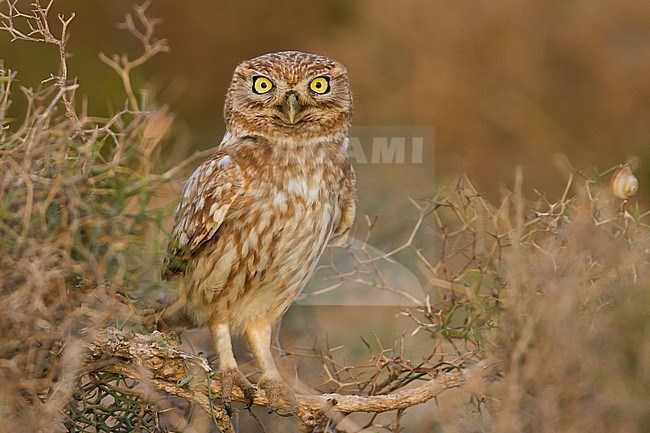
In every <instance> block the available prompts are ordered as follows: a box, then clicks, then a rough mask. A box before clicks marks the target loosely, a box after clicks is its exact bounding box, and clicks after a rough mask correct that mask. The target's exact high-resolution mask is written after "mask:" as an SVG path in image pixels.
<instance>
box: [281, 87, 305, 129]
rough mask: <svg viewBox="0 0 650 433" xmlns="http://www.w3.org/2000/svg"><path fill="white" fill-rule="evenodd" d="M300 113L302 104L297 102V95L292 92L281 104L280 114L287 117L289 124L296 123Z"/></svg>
mask: <svg viewBox="0 0 650 433" xmlns="http://www.w3.org/2000/svg"><path fill="white" fill-rule="evenodd" d="M301 111H302V104H301V103H300V102H299V101H298V95H296V94H295V93H293V92H290V93H288V94H287V98H286V99H285V101H284V103H283V104H282V112H283V113H284V114H286V115H287V117H288V118H289V122H290V123H292V124H293V123H296V118H297V117H298V114H300V112H301Z"/></svg>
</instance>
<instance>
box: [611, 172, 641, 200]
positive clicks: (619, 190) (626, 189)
mask: <svg viewBox="0 0 650 433" xmlns="http://www.w3.org/2000/svg"><path fill="white" fill-rule="evenodd" d="M609 189H610V190H611V191H612V194H614V196H615V197H617V198H620V199H622V200H627V199H628V198H630V197H634V195H636V192H637V191H638V190H639V180H638V179H637V178H636V176H635V175H634V173H632V168H630V165H629V164H621V166H620V167H619V168H618V170H616V172H614V175H613V176H612V180H611V181H610V182H609Z"/></svg>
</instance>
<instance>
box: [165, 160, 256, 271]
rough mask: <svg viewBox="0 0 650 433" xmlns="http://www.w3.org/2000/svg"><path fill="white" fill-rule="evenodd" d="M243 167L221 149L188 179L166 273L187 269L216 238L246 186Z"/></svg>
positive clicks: (171, 243) (176, 220) (177, 217)
mask: <svg viewBox="0 0 650 433" xmlns="http://www.w3.org/2000/svg"><path fill="white" fill-rule="evenodd" d="M244 183H245V180H244V176H243V174H242V171H241V168H240V167H239V166H238V165H237V163H235V161H233V159H232V158H231V157H230V156H229V155H228V154H227V153H225V152H223V151H217V152H216V153H215V154H214V155H213V156H212V157H210V158H209V159H208V160H207V161H205V162H204V163H203V164H201V165H200V166H199V167H198V168H197V169H196V170H195V171H194V173H193V174H192V176H191V177H190V178H189V179H188V181H187V184H186V185H185V189H184V190H183V197H182V199H181V203H180V204H179V206H178V210H177V212H176V219H175V220H174V226H173V228H172V233H171V240H170V243H169V246H168V248H167V258H166V259H165V267H164V271H163V277H165V278H171V277H172V276H173V275H175V274H180V273H184V272H185V271H186V269H187V264H188V262H189V260H190V258H191V256H192V254H193V253H195V252H196V251H197V250H198V249H199V248H200V247H201V246H202V245H203V243H204V242H206V241H208V240H210V239H212V238H213V237H214V236H215V234H216V233H217V230H219V227H220V226H221V224H222V223H223V222H224V220H225V219H226V215H227V214H228V210H229V209H230V207H231V206H232V204H233V203H234V202H235V201H236V200H237V198H238V197H239V196H240V195H241V194H242V192H243V190H244V188H245V185H244Z"/></svg>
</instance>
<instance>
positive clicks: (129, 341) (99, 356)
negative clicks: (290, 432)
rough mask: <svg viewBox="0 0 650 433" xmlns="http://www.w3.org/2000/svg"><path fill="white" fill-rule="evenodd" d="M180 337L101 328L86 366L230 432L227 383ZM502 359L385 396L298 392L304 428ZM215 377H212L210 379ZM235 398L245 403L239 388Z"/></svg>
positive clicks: (389, 406)
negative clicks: (222, 399) (169, 398)
mask: <svg viewBox="0 0 650 433" xmlns="http://www.w3.org/2000/svg"><path fill="white" fill-rule="evenodd" d="M175 345H176V341H174V340H173V338H171V337H169V336H168V335H165V334H162V333H160V332H157V331H156V332H154V333H152V334H149V335H141V334H135V333H128V332H123V331H119V330H117V329H115V328H107V329H103V330H99V331H97V332H96V333H95V334H94V335H93V336H92V338H91V339H90V341H89V342H87V343H86V344H85V348H86V350H87V353H86V359H85V369H86V370H87V371H93V370H103V371H111V372H114V373H119V374H122V375H124V376H127V377H130V378H132V379H136V380H139V381H146V382H147V383H150V384H152V385H153V386H155V387H156V388H157V389H158V390H160V391H164V392H166V393H169V394H172V395H176V396H178V397H181V398H184V399H187V400H189V401H191V402H193V403H196V404H197V405H199V406H200V407H201V408H203V409H204V410H205V411H206V412H207V413H209V414H211V415H212V417H213V419H214V421H215V422H216V423H217V425H218V426H219V428H220V429H221V431H225V432H230V431H232V426H231V425H230V420H229V418H228V415H227V414H226V412H225V410H223V409H222V408H221V407H220V406H219V405H215V404H213V403H212V400H213V399H214V396H219V395H220V394H221V384H220V383H219V381H218V380H216V379H213V378H212V373H213V371H212V369H211V367H210V365H209V364H208V361H207V360H206V359H205V358H203V357H200V356H196V355H192V354H189V353H187V352H184V351H182V350H180V349H178V348H177V347H175ZM495 370H496V363H495V362H493V361H487V360H486V361H481V362H479V363H477V364H476V365H474V366H473V367H470V368H468V369H465V370H460V369H456V370H454V371H451V372H446V373H440V374H439V375H437V376H436V377H434V378H431V379H430V380H429V381H428V382H426V383H424V384H423V385H420V386H417V387H414V388H409V389H402V390H398V391H394V392H391V393H389V394H385V395H373V396H360V395H341V394H322V395H298V396H297V398H298V403H299V406H300V411H299V413H298V417H299V418H300V419H301V421H302V424H303V430H304V431H311V428H313V427H315V426H316V425H318V423H320V422H321V421H322V420H323V418H324V417H325V416H330V417H331V415H332V414H335V413H337V412H338V413H343V414H347V413H352V412H388V411H394V410H400V409H406V408H408V407H411V406H415V405H418V404H422V403H425V402H427V401H428V400H430V399H432V398H434V397H436V396H438V395H440V394H441V393H442V392H444V391H446V390H448V389H451V388H457V387H460V386H463V385H465V384H466V383H467V382H468V381H470V380H472V379H474V378H483V377H486V376H489V375H492V374H494V372H495ZM207 379H209V380H207ZM232 399H233V400H234V401H238V402H241V403H245V402H246V399H245V397H244V395H243V393H242V392H241V391H240V390H239V389H235V390H233V396H232ZM267 403H268V400H267V398H266V395H265V393H264V391H263V390H257V392H256V393H255V400H254V404H255V405H259V406H266V405H267Z"/></svg>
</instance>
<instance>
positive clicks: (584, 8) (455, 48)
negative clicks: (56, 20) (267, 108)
mask: <svg viewBox="0 0 650 433" xmlns="http://www.w3.org/2000/svg"><path fill="white" fill-rule="evenodd" d="M25 3H27V2H25ZM133 4H134V2H133V1H130V0H115V1H111V2H88V1H84V0H67V1H60V2H55V4H54V5H53V10H54V11H55V12H63V13H64V14H66V15H68V14H70V13H71V12H72V11H74V12H75V13H76V18H75V19H74V21H73V22H72V24H71V26H70V29H69V32H70V43H69V47H68V51H69V53H70V54H71V56H72V57H71V58H70V69H71V70H70V76H77V77H78V78H79V83H80V84H81V90H80V91H79V93H78V94H77V97H78V102H79V103H80V101H81V98H82V96H83V95H87V96H88V101H89V112H90V114H92V115H100V116H102V115H107V114H109V113H113V112H115V111H116V110H117V109H119V108H121V107H122V106H123V105H124V98H125V95H124V94H123V93H122V90H121V84H120V82H119V80H118V78H117V76H116V75H115V73H114V72H113V71H112V70H111V69H110V68H108V67H107V66H106V65H105V64H103V63H102V62H101V61H100V60H99V58H98V55H97V53H98V52H99V51H102V52H104V53H106V54H108V55H111V54H114V53H120V54H121V53H129V54H130V56H131V57H135V55H136V54H138V53H139V51H138V50H139V47H138V43H137V41H134V40H133V39H132V37H131V36H130V35H128V34H127V32H125V31H122V30H118V29H117V28H116V24H117V23H119V22H121V21H122V20H123V16H124V13H125V12H126V11H129V10H130V9H131V7H132V5H133ZM149 11H150V14H151V15H152V16H156V17H160V18H161V20H162V22H161V24H160V27H159V29H158V31H157V34H158V35H159V36H160V37H161V38H166V39H168V41H169V45H170V47H171V51H170V52H169V53H167V54H162V55H159V56H157V57H156V58H154V59H153V60H152V61H151V62H149V63H147V64H145V65H144V66H143V67H142V68H141V69H138V70H136V71H135V72H134V76H135V79H136V83H144V82H149V83H151V85H152V86H153V88H154V89H155V92H156V93H157V96H156V98H157V99H158V101H159V102H161V103H166V104H169V105H170V106H171V108H172V111H173V112H175V113H176V116H177V119H176V120H177V121H176V126H175V133H176V134H177V135H179V136H183V137H184V138H185V139H184V141H183V143H186V149H183V151H184V152H185V153H189V152H190V151H191V150H194V149H205V148H208V147H210V146H214V145H216V144H217V143H218V142H219V141H220V139H221V137H222V135H223V130H224V125H223V120H222V107H223V100H224V94H225V91H226V88H227V86H228V84H229V81H230V77H231V74H232V71H233V69H234V68H235V66H236V65H237V64H238V63H239V62H240V61H242V60H244V59H247V58H251V57H254V56H257V55H260V54H263V53H266V52H271V51H279V50H288V49H295V50H302V51H307V52H315V53H320V54H324V55H327V56H330V57H332V58H335V59H337V60H339V61H340V62H342V63H343V64H345V65H346V66H347V68H348V70H349V73H350V78H351V81H352V86H353V90H354V96H355V115H354V124H355V125H359V126H364V127H366V126H370V127H372V126H405V127H413V126H422V127H431V128H433V129H434V130H435V139H434V140H427V143H426V146H425V149H424V152H423V154H424V158H423V163H421V164H411V163H409V161H410V160H409V157H408V151H407V161H406V163H404V164H401V165H400V164H358V167H357V169H358V171H359V178H360V179H361V180H360V182H359V186H360V199H361V202H362V206H364V209H366V210H368V211H369V213H375V212H378V211H379V210H380V209H382V206H383V211H384V213H390V212H392V211H389V210H387V209H385V207H386V206H385V204H386V203H385V201H384V200H383V199H385V197H387V194H391V195H392V193H395V195H399V196H402V197H404V196H408V195H431V194H432V193H433V192H434V191H435V190H436V189H437V188H439V187H441V186H442V185H446V184H451V183H454V182H455V181H456V179H457V178H458V177H459V175H460V174H461V172H466V173H468V174H469V176H470V178H471V179H472V180H473V181H474V183H475V184H476V185H477V188H478V190H479V191H481V192H483V193H484V194H486V195H487V196H488V197H491V198H498V197H499V194H500V192H499V191H500V188H501V187H502V186H506V187H511V186H512V179H513V177H514V176H513V173H514V170H515V167H516V166H517V165H518V164H521V165H522V166H523V168H524V175H525V186H526V191H527V192H528V194H529V195H531V196H532V197H533V198H534V192H533V191H534V190H537V191H539V192H540V193H542V194H545V195H547V196H548V197H549V198H551V199H552V198H554V197H556V196H557V195H558V193H560V192H561V190H562V189H563V188H564V185H565V181H566V176H565V173H562V172H561V171H559V170H558V166H557V160H558V158H557V156H558V154H561V155H565V156H566V157H567V158H568V161H569V162H570V163H571V164H572V165H573V166H575V167H576V168H578V169H580V170H586V169H593V168H594V167H597V168H598V169H599V170H600V171H604V170H605V169H607V168H610V167H612V166H614V165H615V164H618V163H621V162H624V161H626V160H628V159H630V158H636V159H635V161H636V162H635V164H637V165H638V168H639V173H638V176H639V177H640V179H641V188H640V194H641V195H645V196H646V197H647V196H648V195H647V194H648V188H647V187H646V186H645V185H648V182H649V181H650V176H649V175H648V173H649V171H648V167H647V166H648V163H647V161H648V158H650V122H649V119H650V3H648V2H640V1H617V2H605V1H572V2H564V1H545V2H523V3H522V2H518V1H514V0H502V1H499V2H465V1H459V2H443V1H412V2H408V3H407V4H401V3H400V4H398V3H395V2H391V1H381V0H380V1H377V0H373V1H369V0H368V1H355V2H349V1H344V0H337V1H330V2H301V1H289V0H282V1H277V2H273V3H272V4H269V3H268V2H261V1H257V2H252V3H251V2H247V3H246V4H240V3H237V2H219V3H217V2H213V1H208V0H196V1H193V2H192V3H191V5H190V4H188V3H184V2H177V1H172V0H156V1H154V2H152V4H151V6H150V8H149ZM24 44H28V43H26V42H16V43H13V44H11V43H10V42H9V40H8V36H7V35H2V37H0V52H1V53H2V57H3V58H5V60H6V64H7V66H8V67H11V68H12V69H14V70H18V71H19V75H18V79H19V82H20V84H22V85H24V86H28V87H34V86H37V85H38V83H39V82H40V80H42V79H43V78H44V76H45V77H46V76H47V74H49V73H57V70H56V69H55V68H56V67H57V66H56V65H57V60H56V56H57V53H56V52H55V49H54V48H53V47H51V46H42V47H41V46H36V45H34V44H31V45H30V46H29V50H21V48H22V46H24ZM48 66H49V68H50V69H48ZM19 105H20V104H16V105H15V107H16V109H18V108H19ZM367 145H368V144H366V143H364V146H367ZM176 151H178V149H176ZM368 159H370V158H368ZM398 179H399V181H398ZM376 201H384V203H383V204H382V205H381V206H378V205H377V203H376ZM364 203H365V204H364ZM401 206H402V205H401V204H399V203H398V204H396V205H395V208H396V209H397V211H398V212H401V211H402V209H401Z"/></svg>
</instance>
